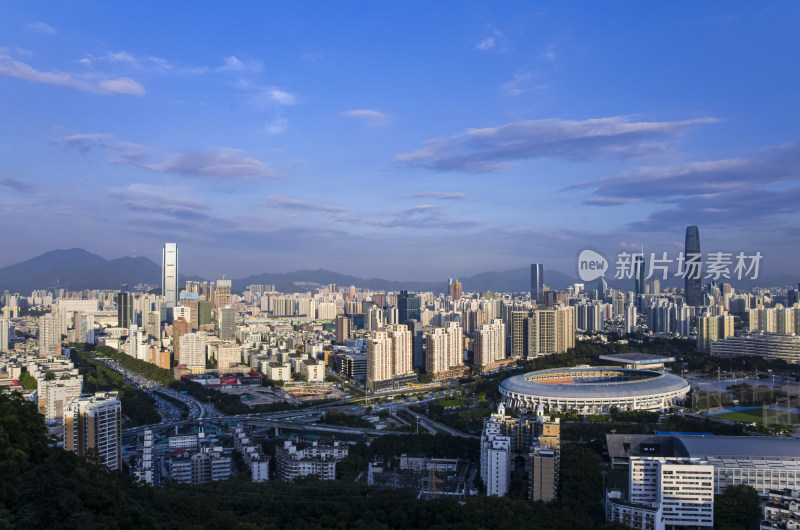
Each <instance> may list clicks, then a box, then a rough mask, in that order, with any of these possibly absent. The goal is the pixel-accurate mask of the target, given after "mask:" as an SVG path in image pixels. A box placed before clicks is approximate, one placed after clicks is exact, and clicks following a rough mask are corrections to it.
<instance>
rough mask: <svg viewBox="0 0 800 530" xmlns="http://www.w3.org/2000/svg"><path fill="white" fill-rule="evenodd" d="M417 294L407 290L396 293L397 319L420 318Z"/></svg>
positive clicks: (403, 320)
mask: <svg viewBox="0 0 800 530" xmlns="http://www.w3.org/2000/svg"><path fill="white" fill-rule="evenodd" d="M420 317H421V315H420V303H419V296H417V295H416V294H411V293H409V292H408V291H400V293H399V294H398V295H397V320H398V322H405V321H406V320H420Z"/></svg>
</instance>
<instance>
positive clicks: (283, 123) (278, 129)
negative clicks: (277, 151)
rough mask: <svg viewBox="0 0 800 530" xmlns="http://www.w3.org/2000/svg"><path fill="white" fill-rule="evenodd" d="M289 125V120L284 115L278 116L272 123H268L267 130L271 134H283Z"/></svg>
mask: <svg viewBox="0 0 800 530" xmlns="http://www.w3.org/2000/svg"><path fill="white" fill-rule="evenodd" d="M288 126H289V120H287V119H286V118H284V117H283V116H278V117H276V118H275V120H274V121H273V122H272V123H268V124H267V127H266V129H267V132H268V133H269V134H281V133H282V132H283V131H285V130H286V128H287V127H288Z"/></svg>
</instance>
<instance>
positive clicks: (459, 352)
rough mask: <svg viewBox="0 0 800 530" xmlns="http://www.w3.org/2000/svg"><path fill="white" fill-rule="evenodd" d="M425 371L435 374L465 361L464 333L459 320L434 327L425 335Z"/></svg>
mask: <svg viewBox="0 0 800 530" xmlns="http://www.w3.org/2000/svg"><path fill="white" fill-rule="evenodd" d="M425 343H426V354H427V355H426V359H425V361H426V363H425V371H426V372H427V373H429V374H431V375H433V376H436V375H437V374H440V373H442V372H445V371H447V370H449V369H451V368H453V367H455V366H460V365H462V364H463V363H464V358H463V355H464V354H463V351H464V333H463V331H462V330H461V326H459V325H458V323H457V322H449V323H448V325H447V327H446V328H433V329H432V330H431V331H430V332H428V333H426V335H425Z"/></svg>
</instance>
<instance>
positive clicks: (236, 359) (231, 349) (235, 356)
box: [217, 342, 242, 373]
mask: <svg viewBox="0 0 800 530" xmlns="http://www.w3.org/2000/svg"><path fill="white" fill-rule="evenodd" d="M241 362H242V347H241V346H239V345H238V344H236V343H235V342H221V343H219V344H218V345H217V370H219V372H220V373H225V371H226V370H228V369H229V368H230V367H231V366H233V365H236V364H240V363H241Z"/></svg>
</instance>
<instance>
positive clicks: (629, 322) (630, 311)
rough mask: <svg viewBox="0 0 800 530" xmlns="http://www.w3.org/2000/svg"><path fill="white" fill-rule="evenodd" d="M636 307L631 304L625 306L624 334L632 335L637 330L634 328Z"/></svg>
mask: <svg viewBox="0 0 800 530" xmlns="http://www.w3.org/2000/svg"><path fill="white" fill-rule="evenodd" d="M636 316H637V312H636V306H635V305H633V304H628V305H627V306H625V333H634V332H636V330H637V327H636Z"/></svg>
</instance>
